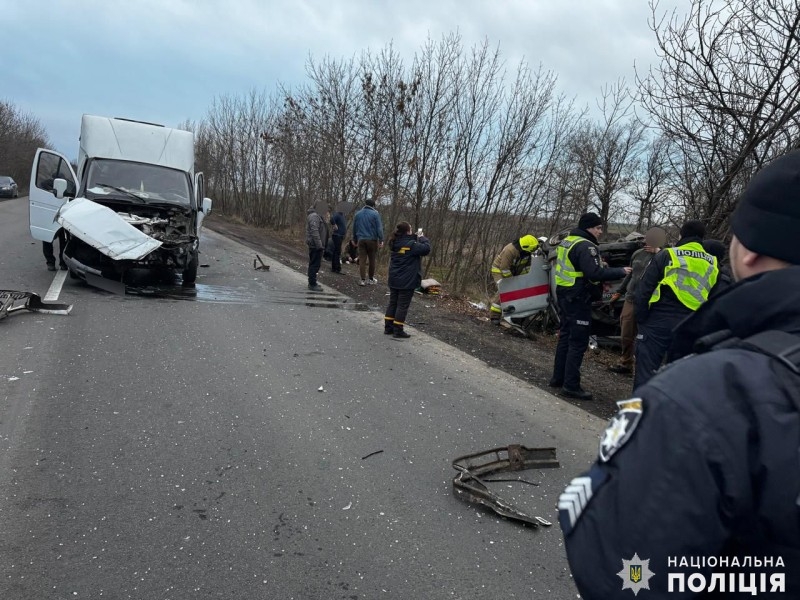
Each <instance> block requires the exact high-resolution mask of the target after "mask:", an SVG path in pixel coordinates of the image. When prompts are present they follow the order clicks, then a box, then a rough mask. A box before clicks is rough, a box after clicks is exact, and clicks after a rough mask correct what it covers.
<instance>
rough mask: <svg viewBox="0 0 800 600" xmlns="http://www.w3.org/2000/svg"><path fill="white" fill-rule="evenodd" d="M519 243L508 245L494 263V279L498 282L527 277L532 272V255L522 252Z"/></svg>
mask: <svg viewBox="0 0 800 600" xmlns="http://www.w3.org/2000/svg"><path fill="white" fill-rule="evenodd" d="M517 244H518V242H517V243H515V242H511V243H510V244H506V245H505V246H504V247H503V249H502V250H501V251H500V254H498V255H497V256H496V257H495V259H494V261H493V262H492V278H493V279H495V280H497V279H500V278H501V277H502V278H504V279H505V278H507V277H516V276H517V275H525V274H526V273H528V272H529V271H530V270H531V255H530V253H528V252H522V251H521V250H520V249H519V248H518V246H517Z"/></svg>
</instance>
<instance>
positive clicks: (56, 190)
mask: <svg viewBox="0 0 800 600" xmlns="http://www.w3.org/2000/svg"><path fill="white" fill-rule="evenodd" d="M66 191H67V180H66V179H61V178H60V177H58V178H56V179H54V180H53V195H54V196H55V197H56V198H58V199H59V200H60V199H61V198H63V197H64V194H65V193H66Z"/></svg>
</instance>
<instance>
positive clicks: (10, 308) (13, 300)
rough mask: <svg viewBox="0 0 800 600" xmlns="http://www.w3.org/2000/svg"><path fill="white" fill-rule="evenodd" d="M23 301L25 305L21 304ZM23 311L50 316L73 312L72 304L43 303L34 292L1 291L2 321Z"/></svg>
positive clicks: (0, 311) (0, 308) (0, 309)
mask: <svg viewBox="0 0 800 600" xmlns="http://www.w3.org/2000/svg"><path fill="white" fill-rule="evenodd" d="M23 300H24V301H25V303H24V304H19V302H21V301H23ZM21 310H29V311H31V312H38V313H44V314H50V315H68V314H69V312H70V311H71V310H72V304H58V303H53V302H42V298H41V296H39V294H34V293H33V292H19V291H15V290H0V319H5V318H6V317H7V316H8V315H10V314H12V313H15V312H18V311H21Z"/></svg>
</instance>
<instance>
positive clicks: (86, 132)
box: [78, 115, 194, 176]
mask: <svg viewBox="0 0 800 600" xmlns="http://www.w3.org/2000/svg"><path fill="white" fill-rule="evenodd" d="M88 158H110V159H116V160H131V161H135V162H142V163H149V164H154V165H161V166H164V167H170V168H172V169H179V170H180V171H184V172H188V173H191V174H192V176H194V134H192V132H190V131H183V130H180V129H171V128H169V127H162V126H161V125H153V124H152V123H142V122H140V121H130V120H127V119H112V118H110V117H96V116H93V115H83V118H82V119H81V139H80V149H79V152H78V172H79V173H80V174H81V175H83V168H84V165H85V163H86V160H87V159H88Z"/></svg>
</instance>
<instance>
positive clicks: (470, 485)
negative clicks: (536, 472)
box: [453, 444, 561, 527]
mask: <svg viewBox="0 0 800 600" xmlns="http://www.w3.org/2000/svg"><path fill="white" fill-rule="evenodd" d="M560 466H561V465H560V464H559V462H558V460H557V459H556V449H555V448H527V447H525V446H522V445H519V444H511V445H509V446H508V447H506V448H494V449H492V450H487V451H486V452H479V453H477V454H470V455H468V456H461V457H459V458H456V459H455V460H453V468H454V469H455V470H456V471H458V475H456V476H455V477H454V478H453V493H454V494H455V496H456V497H457V498H459V499H460V500H463V501H464V502H473V503H476V504H482V505H483V506H485V507H487V508H490V509H491V510H493V511H494V512H496V513H497V514H498V515H500V516H501V517H505V518H507V519H514V520H515V521H521V522H523V523H526V524H528V525H531V526H533V527H537V526H539V525H544V526H546V527H549V526H550V525H552V523H550V521H547V520H545V519H543V518H542V517H535V516H531V515H528V514H526V513H525V512H523V511H521V510H520V509H518V508H516V507H515V506H512V505H511V504H509V503H508V502H506V501H505V500H503V499H502V498H501V497H500V496H498V495H497V494H495V493H494V492H493V491H492V490H490V489H489V488H488V487H487V485H486V482H488V481H490V480H488V479H485V478H487V477H491V476H492V475H497V474H498V473H509V472H513V471H524V470H526V469H552V468H558V467H560ZM526 483H529V482H526Z"/></svg>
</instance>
